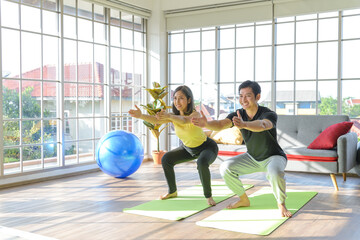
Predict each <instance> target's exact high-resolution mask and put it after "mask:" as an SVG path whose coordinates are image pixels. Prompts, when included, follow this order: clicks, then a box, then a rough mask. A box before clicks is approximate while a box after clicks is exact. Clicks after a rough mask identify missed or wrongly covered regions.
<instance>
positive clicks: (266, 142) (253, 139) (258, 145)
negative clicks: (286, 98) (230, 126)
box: [226, 106, 286, 161]
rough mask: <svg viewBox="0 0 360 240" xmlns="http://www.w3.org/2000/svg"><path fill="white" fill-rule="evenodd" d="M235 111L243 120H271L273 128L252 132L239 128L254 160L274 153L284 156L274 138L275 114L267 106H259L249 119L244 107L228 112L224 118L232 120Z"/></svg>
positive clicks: (235, 114) (265, 157) (260, 159)
mask: <svg viewBox="0 0 360 240" xmlns="http://www.w3.org/2000/svg"><path fill="white" fill-rule="evenodd" d="M237 111H239V112H240V115H241V117H242V119H243V120H244V121H254V120H263V119H268V120H270V121H271V122H272V124H273V128H272V129H270V130H266V131H262V132H252V131H249V130H247V129H240V131H241V134H242V136H243V138H244V141H245V144H246V148H247V152H248V153H249V154H250V155H251V156H252V157H253V158H254V159H256V160H258V161H263V160H265V159H267V158H268V157H271V156H274V155H281V156H283V157H285V159H286V154H285V153H284V151H283V150H282V148H281V147H280V145H279V143H278V141H277V138H276V122H277V114H276V113H275V112H274V111H271V110H270V109H269V108H267V107H262V106H259V108H258V111H257V113H256V114H255V116H254V117H253V119H251V120H249V117H248V115H247V114H246V111H245V110H244V109H238V110H236V112H233V113H230V114H229V115H228V116H227V117H226V118H228V119H230V120H231V122H232V119H233V117H235V116H237Z"/></svg>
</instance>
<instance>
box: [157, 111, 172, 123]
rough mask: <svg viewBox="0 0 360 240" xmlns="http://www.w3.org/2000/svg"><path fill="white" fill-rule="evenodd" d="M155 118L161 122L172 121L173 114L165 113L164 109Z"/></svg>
mask: <svg viewBox="0 0 360 240" xmlns="http://www.w3.org/2000/svg"><path fill="white" fill-rule="evenodd" d="M155 117H156V119H157V120H159V121H167V120H170V117H171V114H170V113H167V112H165V110H164V109H161V111H160V112H158V113H157V114H156V115H155Z"/></svg>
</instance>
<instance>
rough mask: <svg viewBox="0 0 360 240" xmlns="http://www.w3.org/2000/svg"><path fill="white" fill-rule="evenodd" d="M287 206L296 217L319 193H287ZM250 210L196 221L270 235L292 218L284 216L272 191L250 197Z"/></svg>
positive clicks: (246, 209) (232, 211) (228, 211)
mask: <svg viewBox="0 0 360 240" xmlns="http://www.w3.org/2000/svg"><path fill="white" fill-rule="evenodd" d="M286 193H287V196H288V198H287V199H286V207H287V209H288V210H290V212H291V213H292V214H294V213H296V212H297V211H298V210H299V209H300V208H302V207H303V206H304V205H305V204H306V203H307V202H309V201H310V200H311V199H312V198H313V197H315V195H316V194H317V192H305V191H297V190H287V191H286ZM249 199H250V204H251V206H250V207H242V208H236V209H223V210H221V211H219V212H217V213H215V214H213V215H211V216H209V217H207V218H205V219H204V220H201V221H199V222H196V224H197V225H199V226H203V227H211V228H218V229H222V230H228V231H234V232H241V233H250V234H258V235H269V234H270V233H271V232H273V231H274V230H275V229H276V228H278V227H279V226H280V225H281V224H282V223H284V222H285V221H286V220H287V219H288V218H287V217H281V216H280V212H279V210H278V207H277V203H276V200H275V198H274V195H273V194H272V191H271V189H270V188H262V189H260V190H259V191H257V192H255V193H253V194H252V195H250V196H249Z"/></svg>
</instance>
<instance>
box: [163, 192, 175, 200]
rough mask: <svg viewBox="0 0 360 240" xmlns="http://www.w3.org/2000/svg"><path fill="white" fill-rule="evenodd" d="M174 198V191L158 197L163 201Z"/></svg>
mask: <svg viewBox="0 0 360 240" xmlns="http://www.w3.org/2000/svg"><path fill="white" fill-rule="evenodd" d="M175 197H177V191H175V192H173V193H167V194H164V195H162V196H160V200H165V199H168V198H175Z"/></svg>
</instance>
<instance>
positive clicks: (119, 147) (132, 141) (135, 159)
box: [95, 130, 144, 178]
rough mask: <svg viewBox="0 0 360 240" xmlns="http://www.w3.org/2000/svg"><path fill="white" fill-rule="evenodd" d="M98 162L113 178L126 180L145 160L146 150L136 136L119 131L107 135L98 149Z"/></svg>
mask: <svg viewBox="0 0 360 240" xmlns="http://www.w3.org/2000/svg"><path fill="white" fill-rule="evenodd" d="M95 157H96V162H97V164H98V165H99V167H100V169H101V170H102V171H103V172H104V173H106V174H108V175H110V176H113V177H116V178H125V177H127V176H129V175H131V174H133V173H134V172H136V170H138V168H139V167H140V165H141V163H142V161H143V159H144V148H143V146H142V144H141V142H140V140H139V138H138V137H136V136H135V135H134V134H132V133H129V132H126V131H122V130H117V131H112V132H109V133H107V134H105V135H104V136H103V137H102V138H101V139H100V141H99V142H98V144H97V147H96V156H95Z"/></svg>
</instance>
